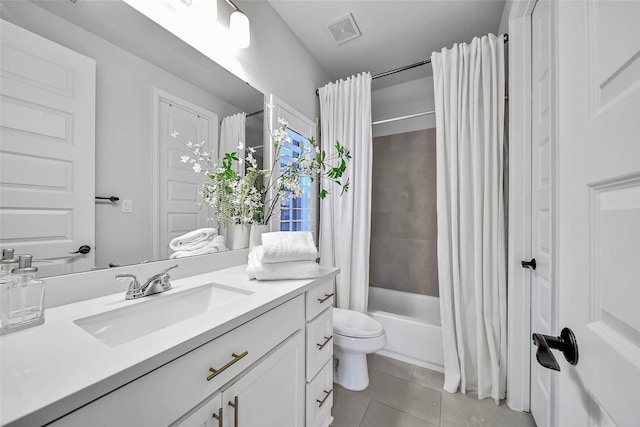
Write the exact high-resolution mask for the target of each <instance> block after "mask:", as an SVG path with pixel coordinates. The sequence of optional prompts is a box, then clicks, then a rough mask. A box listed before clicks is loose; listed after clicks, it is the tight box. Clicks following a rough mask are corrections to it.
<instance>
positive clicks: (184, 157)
mask: <svg viewBox="0 0 640 427" xmlns="http://www.w3.org/2000/svg"><path fill="white" fill-rule="evenodd" d="M180 161H181V162H182V163H187V162H188V161H189V156H182V157H180Z"/></svg>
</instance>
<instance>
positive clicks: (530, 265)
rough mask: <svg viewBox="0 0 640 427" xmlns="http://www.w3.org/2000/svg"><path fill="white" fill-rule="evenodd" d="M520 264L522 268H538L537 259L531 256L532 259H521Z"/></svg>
mask: <svg viewBox="0 0 640 427" xmlns="http://www.w3.org/2000/svg"><path fill="white" fill-rule="evenodd" d="M520 265H522V268H530V269H532V270H535V269H536V259H535V258H531V261H520Z"/></svg>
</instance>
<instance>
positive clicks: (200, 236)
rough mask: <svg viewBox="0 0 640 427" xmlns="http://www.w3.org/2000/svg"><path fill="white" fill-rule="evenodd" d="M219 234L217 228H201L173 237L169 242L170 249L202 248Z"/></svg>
mask: <svg viewBox="0 0 640 427" xmlns="http://www.w3.org/2000/svg"><path fill="white" fill-rule="evenodd" d="M217 235H218V229H217V228H199V229H197V230H193V231H190V232H188V233H185V234H183V235H182V236H179V237H176V238H175V239H172V240H171V242H169V249H171V250H172V251H191V250H194V249H200V248H203V247H205V246H207V244H209V242H210V241H211V239H213V238H214V237H216V236H217Z"/></svg>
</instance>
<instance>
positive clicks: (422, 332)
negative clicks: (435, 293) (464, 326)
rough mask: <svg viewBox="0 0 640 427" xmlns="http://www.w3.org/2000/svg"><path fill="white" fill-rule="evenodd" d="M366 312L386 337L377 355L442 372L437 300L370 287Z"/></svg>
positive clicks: (440, 331) (438, 301)
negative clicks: (385, 343)
mask: <svg viewBox="0 0 640 427" xmlns="http://www.w3.org/2000/svg"><path fill="white" fill-rule="evenodd" d="M368 313H369V315H370V316H371V317H373V318H374V319H376V320H377V321H378V322H380V323H381V324H382V326H383V327H384V330H385V332H386V334H387V345H386V346H385V347H384V348H383V349H382V350H380V351H378V354H381V355H383V356H388V357H391V358H394V359H397V360H401V361H403V362H407V363H411V364H413V365H417V366H422V367H424V368H428V369H433V370H435V371H438V372H444V359H443V354H442V328H441V327H440V299H439V298H436V297H432V296H428V295H420V294H411V293H408V292H401V291H395V290H391V289H384V288H376V287H373V286H372V287H370V288H369V310H368Z"/></svg>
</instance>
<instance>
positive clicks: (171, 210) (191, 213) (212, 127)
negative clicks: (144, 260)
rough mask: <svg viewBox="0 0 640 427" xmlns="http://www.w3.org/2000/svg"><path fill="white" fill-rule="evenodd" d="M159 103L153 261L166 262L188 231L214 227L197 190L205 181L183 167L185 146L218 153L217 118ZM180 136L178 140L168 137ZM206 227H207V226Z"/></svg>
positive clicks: (175, 102) (163, 99)
mask: <svg viewBox="0 0 640 427" xmlns="http://www.w3.org/2000/svg"><path fill="white" fill-rule="evenodd" d="M167 97H168V96H164V97H160V99H159V132H158V141H159V146H158V149H159V154H158V156H159V157H158V158H159V168H158V176H159V180H158V182H159V196H158V200H159V232H158V247H157V248H156V249H155V250H157V251H158V252H157V254H156V256H155V259H167V258H168V257H169V255H171V253H172V251H171V250H170V249H169V242H170V241H171V239H173V238H174V237H178V236H180V235H182V234H184V233H187V232H189V231H193V230H195V229H198V228H202V227H212V226H214V225H215V224H213V223H211V222H209V221H208V218H210V217H211V216H212V215H211V212H210V209H209V208H208V207H202V208H201V207H200V205H199V201H200V195H199V191H200V186H201V184H202V183H203V182H205V180H206V179H207V178H206V177H205V176H204V175H203V174H196V173H195V172H194V171H193V169H192V166H191V165H189V164H187V163H182V161H181V160H180V159H181V157H182V156H184V155H190V154H191V155H193V154H192V153H191V151H190V150H189V149H188V148H187V147H186V146H185V144H186V143H187V142H192V143H194V144H200V143H201V142H203V141H204V143H205V144H204V150H205V151H208V152H210V153H217V150H218V116H217V115H216V114H214V113H211V112H208V111H204V110H200V109H198V110H197V111H196V110H195V108H197V107H195V108H192V106H191V105H190V104H188V103H187V102H186V101H181V100H178V99H175V98H173V99H170V100H169V99H167ZM174 131H177V132H179V136H178V138H175V139H174V138H173V137H172V136H171V134H172V133H173V132H174ZM208 224H209V225H208Z"/></svg>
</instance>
